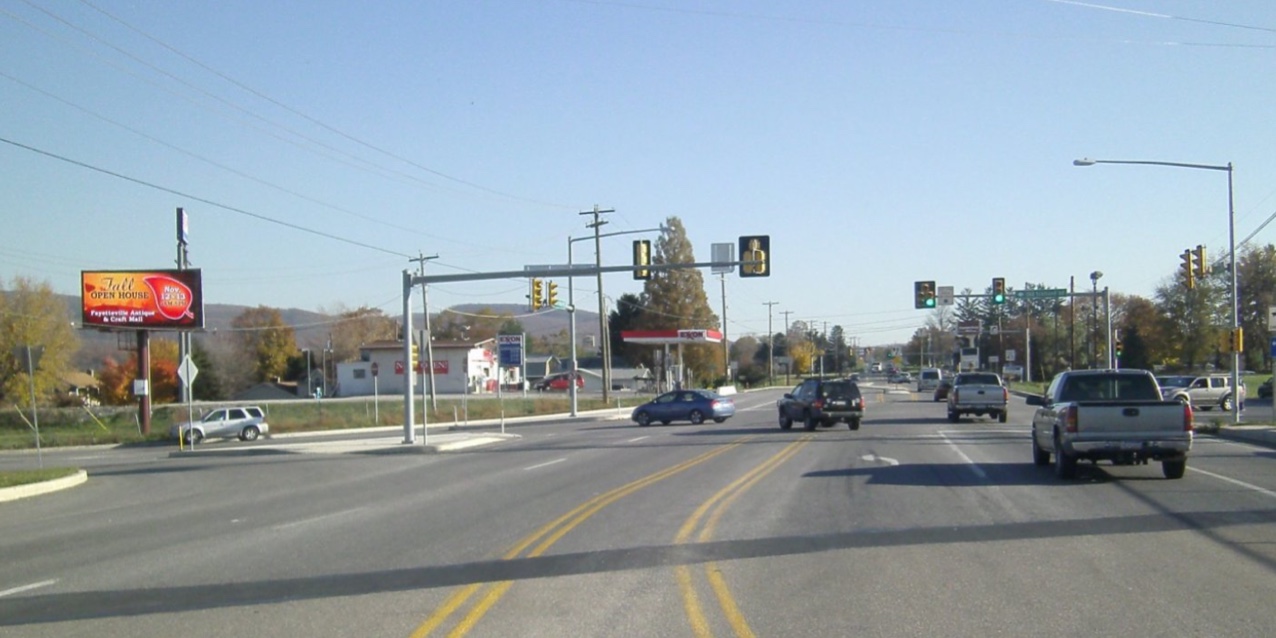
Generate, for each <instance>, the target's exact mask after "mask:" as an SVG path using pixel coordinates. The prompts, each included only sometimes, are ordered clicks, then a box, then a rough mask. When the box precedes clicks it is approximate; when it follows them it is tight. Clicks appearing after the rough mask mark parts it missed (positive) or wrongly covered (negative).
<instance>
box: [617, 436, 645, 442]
mask: <svg viewBox="0 0 1276 638" xmlns="http://www.w3.org/2000/svg"><path fill="white" fill-rule="evenodd" d="M650 438H651V437H650V436H640V437H637V438H633V439H629V440H628V441H621V442H622V443H637V442H638V441H641V440H643V439H650Z"/></svg>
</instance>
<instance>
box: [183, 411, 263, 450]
mask: <svg viewBox="0 0 1276 638" xmlns="http://www.w3.org/2000/svg"><path fill="white" fill-rule="evenodd" d="M269 432H270V425H269V424H268V423H266V413H265V412H264V411H263V410H262V409H261V408H259V407H257V406H255V405H250V406H237V407H233V408H218V409H216V410H210V411H209V412H208V413H207V414H205V415H204V416H203V418H201V419H200V420H198V421H194V422H191V421H184V422H181V423H178V424H176V425H174V426H173V427H171V428H169V430H168V435H169V436H170V437H172V438H178V437H179V436H180V437H181V438H182V440H183V441H185V442H186V443H190V444H194V443H199V442H200V441H203V440H204V439H205V438H221V439H230V438H238V439H239V440H241V441H255V440H256V439H257V437H258V436H261V435H262V434H268V433H269Z"/></svg>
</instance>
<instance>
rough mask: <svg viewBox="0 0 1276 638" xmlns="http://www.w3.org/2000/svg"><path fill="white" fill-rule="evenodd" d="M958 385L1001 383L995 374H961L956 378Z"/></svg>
mask: <svg viewBox="0 0 1276 638" xmlns="http://www.w3.org/2000/svg"><path fill="white" fill-rule="evenodd" d="M957 383H958V384H959V385H1001V382H1000V381H999V380H998V379H997V375H995V374H963V375H961V377H959V378H958V380H957Z"/></svg>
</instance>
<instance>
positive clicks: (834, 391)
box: [820, 381, 860, 399]
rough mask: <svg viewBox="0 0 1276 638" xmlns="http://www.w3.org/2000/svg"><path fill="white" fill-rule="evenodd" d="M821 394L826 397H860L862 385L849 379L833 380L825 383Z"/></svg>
mask: <svg viewBox="0 0 1276 638" xmlns="http://www.w3.org/2000/svg"><path fill="white" fill-rule="evenodd" d="M820 394H822V395H823V396H824V398H826V399H858V398H859V397H860V387H859V386H858V385H855V384H854V383H851V382H849V381H832V382H829V383H825V384H824V386H823V388H821V390H820Z"/></svg>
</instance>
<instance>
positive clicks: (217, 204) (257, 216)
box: [0, 137, 411, 257]
mask: <svg viewBox="0 0 1276 638" xmlns="http://www.w3.org/2000/svg"><path fill="white" fill-rule="evenodd" d="M0 142H4V143H5V144H9V145H11V146H16V147H18V148H21V149H23V150H27V151H31V152H32V153H38V154H40V155H44V156H45V157H50V158H53V159H56V160H59V161H62V162H66V163H68V164H74V165H75V166H79V167H81V168H86V169H88V170H91V171H95V172H98V173H102V174H103V175H110V176H111V177H115V178H117V179H122V180H124V181H126V182H132V183H134V184H138V185H141V186H145V187H147V188H153V189H155V190H158V191H162V192H165V193H170V194H172V195H179V196H181V197H185V198H188V199H190V200H193V201H197V202H201V203H204V204H208V205H209V206H215V207H217V208H221V209H223V210H228V211H230V212H232V213H239V214H240V215H245V216H248V217H252V218H254V219H260V220H262V221H265V222H270V223H272V224H277V225H279V226H283V227H285V228H291V229H293V230H299V231H301V232H303V233H309V234H311V235H317V236H319V237H326V238H328V239H331V240H334V241H339V242H342V243H345V244H350V245H351V246H358V247H360V248H367V249H368V250H375V251H377V252H381V253H386V254H388V255H398V256H400V257H411V255H408V254H407V253H401V252H398V251H396V250H390V249H388V248H381V247H379V246H373V245H371V244H365V243H363V242H358V241H354V240H353V239H346V238H345V237H338V236H337V235H332V234H329V233H325V232H323V231H318V230H315V229H313V228H306V227H305V226H299V225H297V224H293V223H290V222H286V221H283V220H280V219H275V218H273V217H267V216H266V215H262V214H260V213H254V212H250V211H247V210H244V209H242V208H236V207H234V206H230V205H227V204H222V203H221V202H217V201H214V200H211V199H208V198H205V197H199V196H198V195H192V194H190V193H186V192H183V191H179V190H177V189H173V188H168V187H167V186H160V185H159V184H155V183H152V182H148V181H145V180H142V179H138V178H136V177H129V176H128V175H124V174H122V173H116V172H115V171H111V170H107V169H105V168H101V167H98V166H94V165H92V164H88V163H85V162H81V161H79V160H74V159H71V158H69V157H65V156H62V155H58V154H57V153H51V152H49V151H45V150H42V149H38V148H36V147H34V146H28V145H26V144H23V143H21V142H15V141H13V140H11V139H8V138H5V137H0Z"/></svg>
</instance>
